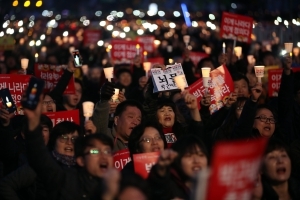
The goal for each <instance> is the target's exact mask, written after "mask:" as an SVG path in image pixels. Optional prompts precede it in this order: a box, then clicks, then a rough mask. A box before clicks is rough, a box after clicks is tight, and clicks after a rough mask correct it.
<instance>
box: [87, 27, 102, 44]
mask: <svg viewBox="0 0 300 200" xmlns="http://www.w3.org/2000/svg"><path fill="white" fill-rule="evenodd" d="M100 39H101V31H100V30H85V31H84V33H83V44H84V45H85V46H89V45H91V44H92V45H95V44H97V42H98V41H99V40H100Z"/></svg>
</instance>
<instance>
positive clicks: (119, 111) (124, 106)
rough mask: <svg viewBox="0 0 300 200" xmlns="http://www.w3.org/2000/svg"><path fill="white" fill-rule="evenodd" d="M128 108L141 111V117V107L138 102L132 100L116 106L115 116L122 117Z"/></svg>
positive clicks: (142, 112) (142, 111)
mask: <svg viewBox="0 0 300 200" xmlns="http://www.w3.org/2000/svg"><path fill="white" fill-rule="evenodd" d="M128 106H132V107H136V108H138V109H139V110H140V111H141V114H142V116H143V114H144V110H143V106H142V105H141V104H140V103H139V102H138V101H135V100H132V99H130V100H126V101H123V102H121V103H119V104H118V106H117V107H116V111H115V116H120V115H122V113H123V112H124V111H125V110H126V109H127V107H128Z"/></svg>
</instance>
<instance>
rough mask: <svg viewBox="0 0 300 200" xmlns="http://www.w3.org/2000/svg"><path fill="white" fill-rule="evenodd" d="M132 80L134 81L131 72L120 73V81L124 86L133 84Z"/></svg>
mask: <svg viewBox="0 0 300 200" xmlns="http://www.w3.org/2000/svg"><path fill="white" fill-rule="evenodd" d="M131 81H132V78H131V74H129V73H127V72H123V73H121V74H120V76H119V82H120V83H121V85H123V86H124V87H128V86H129V85H130V84H131Z"/></svg>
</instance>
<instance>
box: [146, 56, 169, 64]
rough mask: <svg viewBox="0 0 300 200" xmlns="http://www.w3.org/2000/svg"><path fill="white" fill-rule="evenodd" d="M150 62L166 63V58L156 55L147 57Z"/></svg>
mask: <svg viewBox="0 0 300 200" xmlns="http://www.w3.org/2000/svg"><path fill="white" fill-rule="evenodd" d="M147 61H148V62H151V64H152V65H154V64H162V65H163V64H165V60H164V58H163V57H155V58H147Z"/></svg>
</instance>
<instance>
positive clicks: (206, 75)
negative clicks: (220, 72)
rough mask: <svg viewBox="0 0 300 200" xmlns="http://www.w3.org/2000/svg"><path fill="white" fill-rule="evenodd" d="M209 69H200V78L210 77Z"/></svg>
mask: <svg viewBox="0 0 300 200" xmlns="http://www.w3.org/2000/svg"><path fill="white" fill-rule="evenodd" d="M210 70H211V68H210V67H203V68H201V72H202V77H210Z"/></svg>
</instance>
